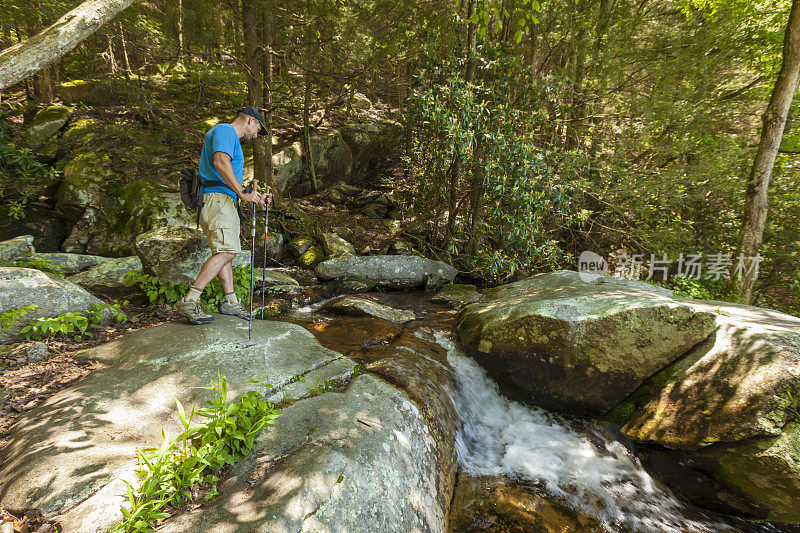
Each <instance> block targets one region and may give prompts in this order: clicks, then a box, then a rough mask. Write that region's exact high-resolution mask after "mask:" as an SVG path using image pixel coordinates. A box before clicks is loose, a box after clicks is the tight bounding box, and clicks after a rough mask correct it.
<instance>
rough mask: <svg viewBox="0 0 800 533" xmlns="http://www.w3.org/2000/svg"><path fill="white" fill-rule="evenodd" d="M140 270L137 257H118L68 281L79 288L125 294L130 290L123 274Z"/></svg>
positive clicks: (140, 266) (73, 276)
mask: <svg viewBox="0 0 800 533" xmlns="http://www.w3.org/2000/svg"><path fill="white" fill-rule="evenodd" d="M137 270H142V262H141V260H140V259H139V258H138V257H137V256H135V255H134V256H131V257H120V258H118V259H111V260H110V261H104V262H102V263H100V264H99V265H97V266H95V267H92V268H90V269H89V270H85V271H83V272H79V273H77V274H74V275H72V276H70V277H69V278H68V279H69V281H71V282H72V283H76V284H78V285H80V286H81V287H86V288H91V289H95V290H99V291H107V292H126V291H129V290H130V287H129V286H128V284H127V282H126V279H125V274H127V273H128V272H134V271H137Z"/></svg>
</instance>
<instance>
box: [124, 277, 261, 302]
mask: <svg viewBox="0 0 800 533" xmlns="http://www.w3.org/2000/svg"><path fill="white" fill-rule="evenodd" d="M125 279H126V280H127V281H126V284H127V285H128V286H129V287H132V286H138V287H139V288H140V289H141V290H142V291H143V292H144V293H145V295H146V296H147V299H148V300H149V301H150V303H151V304H161V303H168V304H172V303H175V302H177V301H178V300H180V299H181V298H182V297H183V295H184V294H186V293H187V292H188V290H189V286H188V285H186V284H184V283H173V282H166V283H165V282H161V281H159V279H158V278H157V277H155V276H150V275H148V274H145V273H144V272H141V271H135V272H128V273H127V274H125ZM233 287H234V289H233V290H234V292H235V293H236V296H237V298H239V301H240V302H242V305H249V304H250V269H249V268H248V267H236V268H234V269H233ZM200 299H201V300H202V301H203V303H204V304H206V306H207V308H208V309H209V310H211V311H213V312H217V311H219V306H220V305H221V304H222V302H224V301H225V291H224V290H222V284H221V283H220V281H219V279H218V278H214V279H213V280H211V282H210V283H209V284H208V285H206V287H205V289H204V290H203V294H202V295H201V296H200Z"/></svg>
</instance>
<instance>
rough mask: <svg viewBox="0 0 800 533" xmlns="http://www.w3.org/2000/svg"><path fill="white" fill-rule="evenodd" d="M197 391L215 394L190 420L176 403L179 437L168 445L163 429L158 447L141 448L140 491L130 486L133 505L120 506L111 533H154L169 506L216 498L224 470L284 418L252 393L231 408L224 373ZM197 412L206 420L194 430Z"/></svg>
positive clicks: (167, 513) (130, 500) (129, 498)
mask: <svg viewBox="0 0 800 533" xmlns="http://www.w3.org/2000/svg"><path fill="white" fill-rule="evenodd" d="M260 382H261V380H250V383H260ZM264 385H265V386H267V387H271V386H272V385H270V384H268V383H264ZM199 388H202V389H207V390H211V391H213V392H214V397H213V399H211V400H208V401H207V402H206V403H207V405H208V407H206V408H204V409H200V410H198V411H195V410H194V409H192V411H191V412H190V413H189V416H188V418H187V416H186V413H185V411H184V409H183V406H182V405H181V403H180V402H179V401H177V400H176V401H175V403H176V404H177V409H178V416H179V418H180V421H181V425H182V426H183V432H182V433H181V434H180V435H178V438H177V439H175V440H174V441H170V440H169V439H168V436H167V434H166V431H165V430H164V429H162V430H161V435H162V438H163V442H162V444H161V447H160V448H158V449H156V448H151V449H145V450H137V453H138V457H139V474H140V476H141V478H142V483H141V485H140V487H139V488H138V489H134V488H133V487H132V486H131V485H130V484H128V505H129V507H121V508H120V511H121V512H122V515H123V517H124V521H123V522H122V523H121V524H118V525H117V526H115V527H114V528H112V530H111V531H112V533H139V532H143V531H152V527H153V526H154V524H155V523H156V522H157V521H158V520H162V519H164V518H167V517H169V516H170V513H169V512H167V511H168V506H172V507H175V506H177V505H178V504H179V503H180V502H181V501H185V500H188V501H196V500H197V499H199V498H201V497H202V499H204V500H209V499H211V498H213V497H214V496H215V495H216V494H217V487H216V485H215V483H216V482H217V481H219V478H218V477H217V474H218V473H219V471H220V469H221V468H222V467H224V466H226V465H233V464H235V463H237V462H238V461H241V460H242V459H244V458H245V457H246V456H247V455H248V454H249V453H250V450H252V449H253V446H254V445H255V439H256V437H257V436H258V434H259V433H260V432H262V431H264V430H266V429H267V426H269V425H270V424H274V423H275V419H276V418H277V417H278V416H280V413H279V412H278V410H277V409H276V408H275V406H274V405H273V404H271V403H270V402H268V401H267V400H264V399H263V398H261V396H260V395H259V394H258V392H256V391H254V390H251V391H249V392H246V393H245V394H243V395H242V397H241V398H239V400H238V401H236V402H233V403H231V404H230V405H228V403H227V398H228V385H227V382H226V381H225V375H224V374H218V375H217V381H216V382H215V381H214V380H213V379H212V380H211V385H210V386H208V387H199ZM195 414H196V415H198V416H201V417H204V418H206V419H207V421H206V422H204V423H202V424H200V425H197V426H192V425H191V423H192V420H193V419H194V415H195ZM126 484H127V482H126ZM201 494H202V496H201Z"/></svg>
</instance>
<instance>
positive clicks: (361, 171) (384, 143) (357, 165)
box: [339, 121, 403, 192]
mask: <svg viewBox="0 0 800 533" xmlns="http://www.w3.org/2000/svg"><path fill="white" fill-rule="evenodd" d="M339 131H340V132H341V134H342V137H343V138H344V140H345V142H346V143H347V145H348V146H349V147H350V151H351V153H352V154H353V181H355V182H358V181H362V180H364V179H366V177H367V176H368V175H370V174H371V173H372V172H374V171H375V170H376V169H377V167H378V165H379V164H380V162H381V161H382V160H384V159H385V156H386V155H387V153H388V152H389V150H391V149H392V148H393V147H394V146H397V143H398V141H399V140H400V138H401V136H402V134H403V127H402V126H401V125H400V124H398V123H397V122H390V121H380V122H371V123H367V124H348V125H346V126H343V127H342V128H340V129H339ZM343 192H344V191H343Z"/></svg>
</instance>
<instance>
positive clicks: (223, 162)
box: [214, 152, 265, 206]
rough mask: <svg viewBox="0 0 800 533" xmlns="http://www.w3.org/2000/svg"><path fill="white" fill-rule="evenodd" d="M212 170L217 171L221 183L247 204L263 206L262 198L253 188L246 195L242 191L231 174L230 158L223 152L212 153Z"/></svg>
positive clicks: (234, 176)
mask: <svg viewBox="0 0 800 533" xmlns="http://www.w3.org/2000/svg"><path fill="white" fill-rule="evenodd" d="M214 168H216V169H217V172H219V176H220V177H221V178H222V181H224V182H225V183H227V184H228V187H230V188H231V189H232V190H233V192H235V193H236V195H237V196H238V197H239V198H241V199H242V200H245V201H247V202H253V203H256V204H261V205H262V206H263V205H265V204H264V196H265V195H262V194H260V193H259V192H257V191H256V190H255V188H254V190H253V192H250V193H246V192H244V189H243V188H242V186H241V185H240V184H239V180H237V179H236V174H234V173H233V166H232V165H231V156H230V155H229V154H227V153H225V152H214Z"/></svg>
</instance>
